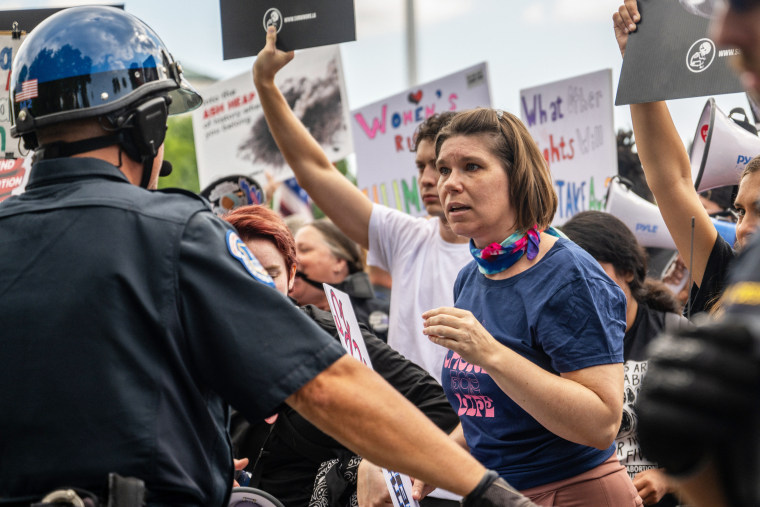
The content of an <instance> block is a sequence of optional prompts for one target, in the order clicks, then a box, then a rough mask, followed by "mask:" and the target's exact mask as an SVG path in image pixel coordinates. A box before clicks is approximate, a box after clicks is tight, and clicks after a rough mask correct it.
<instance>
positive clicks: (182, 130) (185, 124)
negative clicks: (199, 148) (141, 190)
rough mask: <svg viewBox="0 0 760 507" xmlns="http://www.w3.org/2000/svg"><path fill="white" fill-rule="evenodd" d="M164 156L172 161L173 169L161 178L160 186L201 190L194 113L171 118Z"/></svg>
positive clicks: (194, 190)
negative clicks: (196, 156) (194, 133)
mask: <svg viewBox="0 0 760 507" xmlns="http://www.w3.org/2000/svg"><path fill="white" fill-rule="evenodd" d="M164 158H165V159H166V160H168V161H169V162H171V163H172V167H173V169H172V173H171V174H170V175H169V176H166V177H164V178H159V180H158V188H167V187H177V188H183V189H185V190H189V191H191V192H195V193H198V192H200V184H199V183H198V163H197V161H196V159H195V140H194V138H193V115H192V114H190V113H188V114H182V115H179V116H172V117H170V118H169V130H168V131H167V132H166V140H165V141H164Z"/></svg>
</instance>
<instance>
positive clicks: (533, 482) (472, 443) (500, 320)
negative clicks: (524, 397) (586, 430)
mask: <svg viewBox="0 0 760 507" xmlns="http://www.w3.org/2000/svg"><path fill="white" fill-rule="evenodd" d="M454 300H455V305H456V307H457V308H463V309H466V310H469V311H471V312H472V313H473V315H474V316H475V317H476V318H477V319H478V320H479V321H480V322H481V323H482V324H483V326H484V327H485V328H486V329H487V330H488V331H489V332H490V333H491V334H492V335H493V337H494V338H496V339H497V340H498V341H499V342H501V343H502V344H504V345H506V346H508V347H509V348H511V349H512V350H514V351H515V352H517V353H518V354H520V355H522V356H523V357H525V358H527V359H529V360H530V361H532V362H533V363H535V364H537V365H538V366H540V367H542V368H543V369H545V370H547V371H549V372H552V373H554V374H557V375H558V374H559V373H563V372H571V371H576V370H580V369H583V368H588V367H591V366H596V365H601V364H611V363H622V362H623V336H624V334H625V308H626V301H625V295H624V294H623V291H622V290H621V289H620V287H618V286H617V284H615V282H613V281H612V280H611V279H610V278H609V277H608V276H607V275H606V274H605V272H604V271H603V270H602V268H601V267H600V266H599V264H598V263H597V262H596V261H595V260H594V259H593V258H592V257H591V256H590V255H589V254H588V253H586V252H585V251H584V250H582V249H581V248H580V247H578V246H577V245H576V244H575V243H573V242H571V241H569V240H566V239H562V238H560V239H558V240H557V242H556V243H555V244H554V246H552V248H551V249H550V250H549V251H548V252H547V253H546V255H545V256H544V257H543V258H542V259H541V260H540V261H539V262H538V263H537V264H536V265H535V266H533V267H531V268H530V269H528V270H526V271H524V272H522V273H520V274H517V275H515V276H513V277H511V278H507V279H505V280H490V279H488V278H486V277H485V276H484V275H482V274H481V273H480V272H479V271H478V268H477V265H476V264H475V262H474V261H473V262H472V263H470V264H468V265H467V266H465V267H464V268H463V269H462V271H461V272H460V273H459V276H458V277H457V281H456V283H455V285H454ZM441 383H442V384H443V388H444V390H445V391H446V396H447V397H448V398H449V402H451V404H452V406H453V407H454V409H455V410H457V412H458V414H459V417H460V419H461V421H462V426H463V428H464V434H465V438H466V439H467V444H468V446H469V447H470V452H471V453H472V455H473V456H474V457H475V458H476V459H477V460H478V461H480V462H481V463H482V464H483V465H485V467H486V468H489V469H492V470H496V471H497V472H498V473H499V475H500V476H501V477H503V478H504V479H505V480H506V481H507V482H509V483H510V484H512V485H513V486H514V487H516V488H517V489H526V488H532V487H534V486H540V485H543V484H547V483H550V482H554V481H558V480H562V479H566V478H568V477H573V476H575V475H578V474H580V473H583V472H585V471H587V470H590V469H592V468H594V467H595V466H597V465H599V464H601V463H602V462H604V461H605V460H606V459H608V458H609V457H610V456H611V455H612V453H613V451H614V444H613V445H611V446H610V447H609V448H608V449H605V450H599V449H595V448H593V447H587V446H585V445H580V444H576V443H573V442H570V441H568V440H565V439H563V438H560V437H558V436H557V435H555V434H554V433H551V432H550V431H549V430H547V429H546V428H544V427H543V426H542V425H541V424H540V423H539V422H538V421H536V420H535V419H534V418H533V417H532V416H531V415H529V414H528V413H527V412H525V411H524V410H523V409H522V408H520V407H519V406H518V405H517V404H516V403H515V402H514V401H512V399H510V398H509V397H508V396H507V395H506V394H505V393H504V392H503V391H502V390H501V388H499V386H498V385H496V383H495V382H494V381H493V379H491V377H490V376H489V375H488V374H487V373H486V371H485V370H483V369H482V368H480V367H478V366H475V365H472V364H469V363H467V362H466V361H464V359H462V358H461V357H459V355H458V354H456V353H454V352H453V351H449V352H448V354H447V355H446V359H445V361H444V364H443V374H442V382H441Z"/></svg>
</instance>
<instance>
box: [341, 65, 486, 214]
mask: <svg viewBox="0 0 760 507" xmlns="http://www.w3.org/2000/svg"><path fill="white" fill-rule="evenodd" d="M480 106H482V107H490V106H491V94H490V92H489V88H488V67H487V65H486V64H485V63H480V64H478V65H475V66H473V67H470V68H467V69H465V70H462V71H460V72H457V73H455V74H451V75H448V76H446V77H443V78H441V79H437V80H435V81H431V82H429V83H425V84H421V85H419V86H415V87H413V88H410V89H409V90H407V91H404V92H401V93H399V94H396V95H393V96H391V97H388V98H386V99H383V100H380V101H378V102H375V103H372V104H370V105H367V106H364V107H361V108H359V109H355V110H353V111H352V112H351V130H352V131H353V137H354V147H355V149H356V165H357V169H356V173H357V180H358V185H359V188H360V189H362V191H363V192H364V193H365V194H366V195H368V196H369V198H370V199H371V200H372V201H374V202H377V203H381V204H385V205H386V206H391V207H393V208H397V209H399V210H401V211H404V212H406V213H410V214H412V215H417V216H424V215H425V206H424V205H423V203H422V202H421V200H420V195H419V191H418V188H417V168H416V167H415V164H414V153H413V151H412V150H414V137H413V136H414V131H415V129H416V128H417V126H418V125H419V124H420V123H421V122H422V121H423V120H425V119H426V118H428V117H430V116H432V115H433V114H436V113H442V112H444V111H461V110H463V109H471V108H473V107H480Z"/></svg>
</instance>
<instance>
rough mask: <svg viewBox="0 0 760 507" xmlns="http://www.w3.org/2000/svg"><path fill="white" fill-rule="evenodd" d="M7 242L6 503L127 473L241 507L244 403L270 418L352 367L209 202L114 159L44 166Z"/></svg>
mask: <svg viewBox="0 0 760 507" xmlns="http://www.w3.org/2000/svg"><path fill="white" fill-rule="evenodd" d="M0 238H1V239H0V300H1V301H2V305H3V309H2V312H0V498H8V497H21V496H24V495H30V496H31V495H36V494H43V493H46V492H49V491H50V490H52V489H55V488H58V487H61V486H76V487H80V488H85V489H90V490H93V491H95V492H99V491H102V489H103V488H104V487H105V485H106V477H107V474H108V473H109V472H117V473H119V474H121V475H124V476H133V477H139V478H141V479H143V480H144V481H145V482H146V486H147V488H148V491H149V493H148V503H149V504H150V505H158V504H165V505H182V504H187V505H203V506H221V505H226V502H227V496H228V493H229V489H230V487H231V484H232V475H233V467H232V455H231V449H230V442H229V438H228V434H227V427H226V424H227V419H228V408H227V403H229V404H232V405H233V406H235V407H236V408H238V409H239V410H240V411H241V412H242V413H243V414H244V415H245V416H246V417H247V418H248V419H250V420H260V419H261V418H263V417H266V416H268V415H269V414H272V413H274V412H276V411H277V409H278V406H279V405H280V404H281V403H282V402H283V400H284V399H285V398H286V397H288V396H289V395H291V394H292V393H294V392H295V391H296V390H298V389H299V388H300V387H302V386H303V385H304V384H305V383H307V382H308V381H309V380H310V379H312V378H313V377H314V376H316V375H317V374H318V373H319V372H321V371H322V370H324V369H325V368H326V367H327V366H329V365H330V364H332V363H333V362H334V361H335V360H336V359H337V358H339V357H340V356H341V355H342V354H343V351H342V349H341V347H340V346H339V345H338V344H337V343H336V341H335V340H334V339H333V338H332V337H330V336H329V335H327V334H326V333H324V332H323V331H322V330H320V329H319V328H318V326H317V325H316V324H314V323H313V322H312V321H311V320H310V319H309V318H308V317H306V316H305V315H303V314H302V312H301V311H300V310H299V309H298V308H296V307H295V306H293V305H292V304H291V303H290V302H288V301H287V300H285V298H283V296H282V295H280V294H279V293H278V292H277V291H276V290H274V289H273V288H270V287H268V286H266V285H265V284H264V283H261V282H259V281H257V280H254V279H253V276H252V274H251V273H256V270H257V269H258V268H257V264H258V263H257V262H255V261H254V260H253V258H252V257H251V258H248V257H246V254H245V252H247V249H245V250H243V249H244V245H243V246H242V249H241V245H242V242H239V241H238V240H237V235H236V234H235V233H234V231H233V230H232V229H231V227H230V226H229V225H228V224H226V223H225V222H223V221H222V220H220V219H218V218H216V217H215V216H214V215H213V214H212V213H211V212H210V211H209V210H208V208H207V207H206V205H205V204H204V203H203V202H202V201H200V200H199V199H198V198H194V197H191V196H189V194H188V195H186V194H183V193H178V192H173V193H165V192H148V191H146V190H143V189H141V188H138V187H136V186H134V185H131V184H129V182H128V181H127V179H126V178H125V177H124V175H123V174H122V173H121V172H120V171H119V170H118V169H117V168H115V167H114V166H112V165H110V164H108V163H105V162H103V161H100V160H97V159H83V158H78V159H58V160H50V161H42V162H40V163H38V164H35V166H34V167H33V169H32V174H31V178H30V181H29V184H28V186H27V192H26V193H25V194H23V195H21V196H17V197H12V198H10V199H8V200H6V201H5V202H4V203H3V204H2V205H0ZM259 267H260V266H259ZM262 272H263V271H262Z"/></svg>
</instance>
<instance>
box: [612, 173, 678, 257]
mask: <svg viewBox="0 0 760 507" xmlns="http://www.w3.org/2000/svg"><path fill="white" fill-rule="evenodd" d="M606 211H607V213H610V214H612V215H615V216H616V217H618V218H619V219H620V221H622V222H623V223H624V224H625V225H626V226H628V228H629V229H630V230H631V232H632V233H633V235H634V236H636V240H637V241H638V242H639V244H640V245H641V246H643V247H654V248H669V249H671V250H675V248H676V244H675V243H674V242H673V238H671V237H670V232H668V228H667V227H666V226H665V221H664V220H663V219H662V215H661V214H660V209H659V208H658V207H657V206H655V205H654V204H652V203H651V202H649V201H647V200H646V199H644V198H642V197H639V196H638V195H636V194H635V193H634V192H633V191H632V190H631V189H630V188H629V187H628V186H627V185H625V184H624V183H623V182H621V181H620V178H619V177H614V178H612V180H611V181H610V186H609V188H608V189H607V207H606Z"/></svg>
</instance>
